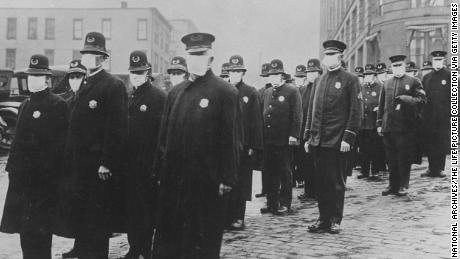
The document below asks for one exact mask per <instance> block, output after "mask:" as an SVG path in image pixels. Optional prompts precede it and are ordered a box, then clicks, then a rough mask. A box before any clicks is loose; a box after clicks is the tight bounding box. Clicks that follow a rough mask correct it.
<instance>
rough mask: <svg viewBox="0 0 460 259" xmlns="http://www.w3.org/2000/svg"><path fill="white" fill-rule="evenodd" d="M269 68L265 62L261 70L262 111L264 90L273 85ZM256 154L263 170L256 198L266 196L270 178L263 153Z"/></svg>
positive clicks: (260, 94) (260, 95)
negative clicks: (269, 76) (269, 79)
mask: <svg viewBox="0 0 460 259" xmlns="http://www.w3.org/2000/svg"><path fill="white" fill-rule="evenodd" d="M269 68H270V63H264V64H262V68H261V72H260V77H262V79H263V82H264V85H263V87H261V88H259V90H258V92H259V98H260V111H261V113H262V112H263V110H264V100H263V96H264V92H265V90H267V89H268V88H270V87H272V85H271V84H270V83H269V82H268V70H269ZM256 156H257V161H258V164H259V168H260V172H261V175H262V191H261V192H260V193H257V194H256V195H255V196H256V198H260V197H264V196H266V195H267V190H268V186H267V179H268V177H266V174H264V171H263V160H264V158H263V154H260V153H259V154H256Z"/></svg>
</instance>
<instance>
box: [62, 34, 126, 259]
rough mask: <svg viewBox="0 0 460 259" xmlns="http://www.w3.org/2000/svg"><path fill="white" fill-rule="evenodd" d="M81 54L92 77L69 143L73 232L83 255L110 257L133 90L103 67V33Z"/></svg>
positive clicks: (79, 102)
mask: <svg viewBox="0 0 460 259" xmlns="http://www.w3.org/2000/svg"><path fill="white" fill-rule="evenodd" d="M81 53H82V64H83V65H84V66H85V67H86V68H87V69H88V78H87V83H86V84H85V85H84V86H82V87H81V89H80V90H79V91H78V93H77V97H76V100H75V104H74V108H73V110H72V111H71V114H70V125H69V133H68V136H67V141H66V163H67V164H66V167H65V168H66V169H67V170H66V171H67V173H68V175H67V176H66V177H67V179H68V180H69V181H70V182H71V188H70V190H69V192H70V195H71V196H72V198H71V200H70V201H69V204H68V205H67V206H70V207H71V208H70V218H69V226H68V227H69V230H68V231H69V232H70V233H69V235H70V236H75V238H76V243H78V244H80V248H81V249H79V251H78V256H79V257H82V258H107V256H108V248H109V237H110V235H111V232H112V231H115V230H116V231H120V229H115V227H119V226H113V225H112V223H113V221H114V220H115V219H114V218H116V216H118V215H119V214H118V213H115V212H114V209H115V205H117V206H120V205H121V204H123V202H122V201H120V200H115V197H118V196H120V193H119V188H118V186H117V185H116V182H117V180H118V179H119V176H120V175H121V172H120V171H121V162H120V161H122V149H123V148H122V147H123V144H124V142H125V141H126V138H127V132H128V109H127V108H128V104H127V94H126V88H125V86H124V84H123V82H122V81H121V80H119V79H118V78H116V77H114V76H112V75H110V74H109V73H107V72H106V71H105V70H104V69H103V68H102V65H103V62H104V61H105V60H106V59H107V58H108V57H109V54H108V52H107V51H106V48H105V38H104V36H103V35H102V34H101V33H98V32H90V33H88V34H87V35H86V37H85V43H84V48H83V50H81ZM120 199H121V197H120ZM114 215H115V217H114Z"/></svg>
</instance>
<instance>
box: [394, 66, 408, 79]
mask: <svg viewBox="0 0 460 259" xmlns="http://www.w3.org/2000/svg"><path fill="white" fill-rule="evenodd" d="M391 70H392V71H393V76H395V77H402V76H403V75H404V74H405V73H406V67H405V66H403V65H401V66H397V67H394V66H392V68H391Z"/></svg>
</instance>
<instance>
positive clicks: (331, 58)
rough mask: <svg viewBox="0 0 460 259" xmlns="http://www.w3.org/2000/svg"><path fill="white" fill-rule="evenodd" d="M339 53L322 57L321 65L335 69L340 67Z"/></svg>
mask: <svg viewBox="0 0 460 259" xmlns="http://www.w3.org/2000/svg"><path fill="white" fill-rule="evenodd" d="M339 55H340V54H339V53H337V54H332V55H324V58H323V64H324V65H325V66H326V67H328V68H336V67H338V66H340V60H339Z"/></svg>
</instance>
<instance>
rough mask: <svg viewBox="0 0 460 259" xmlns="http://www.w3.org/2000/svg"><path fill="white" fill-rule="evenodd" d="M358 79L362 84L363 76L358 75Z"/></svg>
mask: <svg viewBox="0 0 460 259" xmlns="http://www.w3.org/2000/svg"><path fill="white" fill-rule="evenodd" d="M358 80H359V83H360V84H363V82H364V78H363V77H360V76H359V77H358Z"/></svg>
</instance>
